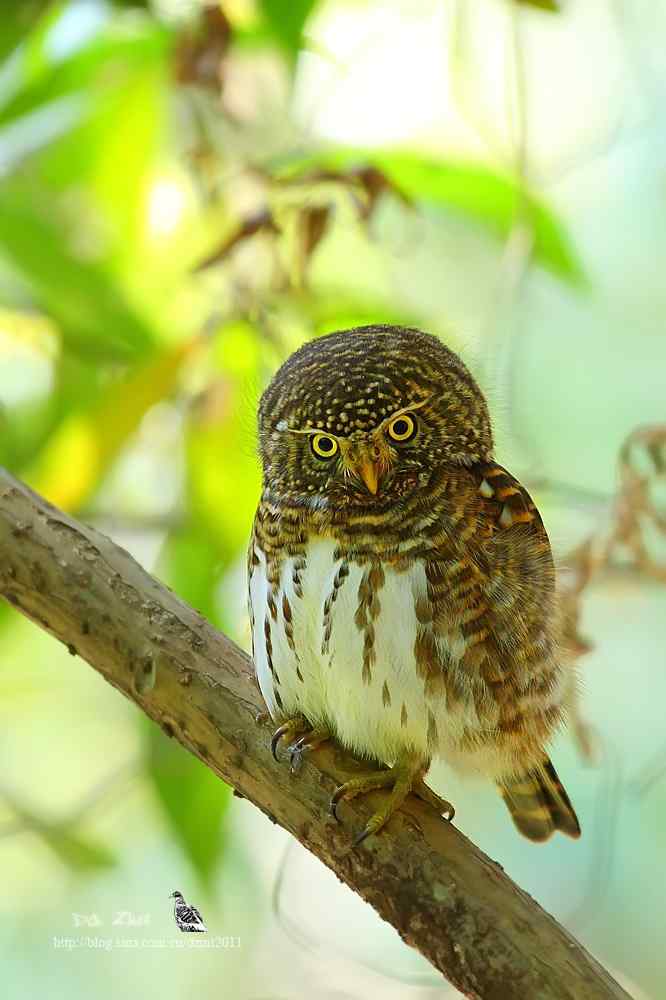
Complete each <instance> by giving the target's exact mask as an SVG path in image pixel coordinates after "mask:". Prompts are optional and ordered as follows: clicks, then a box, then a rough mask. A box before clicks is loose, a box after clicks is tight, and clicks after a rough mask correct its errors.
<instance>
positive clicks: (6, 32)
mask: <svg viewBox="0 0 666 1000" xmlns="http://www.w3.org/2000/svg"><path fill="white" fill-rule="evenodd" d="M43 12H44V0H21V2H20V3H10V4H5V5H4V9H3V11H2V18H0V59H4V57H5V56H7V55H8V54H9V53H10V52H12V51H13V50H14V49H15V48H16V47H17V46H18V45H19V43H20V42H21V40H22V39H23V38H24V37H25V36H26V35H28V34H29V33H30V31H31V29H32V27H33V25H34V24H35V22H37V21H39V20H40V18H41V16H42V15H43Z"/></svg>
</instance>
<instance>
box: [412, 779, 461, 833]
mask: <svg viewBox="0 0 666 1000" xmlns="http://www.w3.org/2000/svg"><path fill="white" fill-rule="evenodd" d="M412 792H413V793H414V795H416V797H417V798H418V799H421V801H422V802H427V803H428V805H430V806H432V807H433V809H435V810H436V812H438V813H439V815H440V816H441V817H442V819H444V820H446V822H447V823H451V822H452V821H453V818H454V816H455V814H456V810H455V808H454V806H452V805H451V803H450V802H449V801H448V800H447V799H443V798H441V797H440V796H439V795H438V794H437V793H436V792H433V790H432V788H429V787H428V785H426V783H425V782H424V781H423V780H420V781H415V782H414V785H413V787H412Z"/></svg>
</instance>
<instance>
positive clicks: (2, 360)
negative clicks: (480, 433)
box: [0, 0, 666, 1000]
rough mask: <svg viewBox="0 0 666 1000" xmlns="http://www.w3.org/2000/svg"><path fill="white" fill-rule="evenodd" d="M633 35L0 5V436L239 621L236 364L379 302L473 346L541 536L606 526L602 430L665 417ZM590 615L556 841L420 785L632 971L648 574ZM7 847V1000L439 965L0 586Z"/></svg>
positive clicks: (163, 0)
mask: <svg viewBox="0 0 666 1000" xmlns="http://www.w3.org/2000/svg"><path fill="white" fill-rule="evenodd" d="M560 6H561V7H562V8H563V9H562V10H559V9H557V8H559V7H560ZM665 53H666V10H664V9H662V7H661V5H654V4H652V3H649V2H647V0H628V2H627V3H625V4H623V5H620V4H616V3H614V2H612V0H608V3H605V2H604V0H598V2H597V3H594V4H589V3H585V2H584V0H570V2H568V3H565V2H564V0H562V4H561V5H560V4H556V3H554V2H553V3H550V2H546V0H541V2H536V0H535V2H528V0H523V2H521V3H519V2H516V0H474V2H472V0H391V2H389V0H386V2H380V0H320V2H316V0H255V2H252V0H228V2H222V3H220V4H210V5H207V6H205V7H204V6H203V5H202V4H200V3H196V2H189V3H188V2H185V0H155V2H154V3H150V2H147V3H139V2H136V3H133V2H131V0H125V2H120V0H118V2H116V3H110V2H104V0H72V2H56V3H47V2H38V0H24V2H22V3H11V4H6V5H3V10H2V16H1V18H0V463H1V464H4V465H6V466H8V467H9V468H10V469H11V470H12V471H14V472H15V473H16V474H17V475H19V476H21V477H22V478H24V479H25V480H27V481H28V482H29V483H30V484H31V485H32V486H33V487H34V488H36V489H38V490H39V491H41V492H42V493H44V494H45V495H46V496H47V497H48V498H49V499H50V500H51V501H52V502H53V503H55V504H58V505H59V506H61V507H64V508H65V509H67V510H69V511H71V512H73V513H74V514H75V515H76V516H78V517H80V518H82V519H84V520H86V521H88V522H90V523H92V524H94V525H95V526H96V527H98V528H100V530H102V531H105V532H107V533H108V534H110V535H111V536H112V537H113V538H114V539H116V540H117V541H118V542H119V543H120V544H122V545H123V546H125V547H126V548H128V549H129V550H130V551H131V552H132V553H133V554H134V555H135V556H136V558H137V559H139V560H140V561H141V562H142V563H143V565H145V566H146V567H147V568H148V569H150V570H151V571H152V572H154V573H155V574H156V575H157V576H159V577H160V578H161V579H163V580H165V581H166V582H167V583H168V584H169V585H170V586H171V587H173V588H174V589H175V590H176V591H177V593H179V594H180V595H181V596H182V597H183V598H184V599H185V600H187V601H189V602H191V603H192V604H193V605H194V606H195V607H197V608H198V609H199V610H200V611H202V612H203V613H204V614H205V615H206V616H207V617H208V618H209V619H210V620H211V621H212V622H214V623H215V624H216V625H218V626H220V627H221V628H223V629H224V630H225V631H227V632H228V633H229V634H230V635H232V636H233V637H234V638H235V639H236V641H237V642H239V643H240V644H241V645H244V646H245V647H247V640H248V630H247V621H246V617H245V610H244V609H245V583H244V556H245V553H244V549H245V544H246V538H247V535H248V531H249V526H250V524H251V520H252V516H253V512H254V506H255V503H256V499H257V496H258V489H259V469H258V464H257V460H256V456H255V442H254V419H255V408H256V402H257V399H258V396H259V393H260V392H261V389H262V387H263V386H264V385H265V383H266V381H267V379H268V378H269V377H270V375H271V373H272V372H273V371H274V370H275V368H276V367H277V365H278V364H279V363H280V362H281V361H282V360H283V359H284V358H285V357H286V356H287V355H288V354H289V353H290V352H291V351H292V350H293V349H294V348H296V347H297V346H298V345H299V344H301V343H302V342H303V341H304V340H306V339H308V338H311V337H316V336H318V335H320V334H322V333H324V332H327V331H330V330H334V329H339V328H343V327H346V326H351V325H358V324H361V323H369V322H376V321H384V322H395V323H404V324H411V325H417V326H421V327H423V328H424V329H427V330H430V331H431V332H434V333H436V334H438V335H440V336H441V337H442V338H443V340H444V341H445V342H446V343H447V344H449V345H450V346H452V347H453V348H454V349H455V350H457V351H459V352H460V353H461V354H462V355H463V356H464V358H465V360H466V361H467V363H468V364H469V365H470V366H471V367H472V369H473V370H474V372H475V374H476V375H477V377H478V378H479V380H480V382H481V384H482V385H483V387H484V390H485V391H486V393H487V394H488V396H489V399H490V403H491V409H492V411H493V414H494V419H495V424H496V429H497V439H498V457H499V459H500V460H501V461H502V462H503V463H504V464H506V465H508V466H509V467H510V468H511V469H512V471H513V472H514V473H515V474H517V475H518V476H520V477H521V478H522V479H523V480H524V481H526V482H527V483H528V485H530V487H531V489H532V492H533V493H534V495H535V497H536V499H537V502H538V503H539V505H540V507H541V508H542V510H543V513H544V517H545V520H546V523H547V526H548V529H549V532H550V534H551V538H552V541H553V545H554V548H555V550H556V553H557V554H558V555H560V556H561V555H562V554H563V553H564V552H566V551H567V550H568V549H569V548H570V547H571V546H572V545H574V544H575V543H577V542H578V541H580V540H581V539H583V538H585V537H587V536H588V535H589V534H590V533H591V532H599V531H603V530H604V528H605V527H606V526H607V525H608V524H609V523H610V520H611V518H612V497H613V493H614V489H615V484H616V468H617V465H616V459H617V453H618V449H619V447H620V444H621V442H622V441H623V439H624V438H625V437H626V435H627V434H628V433H629V432H630V431H631V430H632V429H633V428H634V427H636V426H637V425H640V424H644V423H655V422H658V421H663V420H664V419H666V418H665V414H666V338H665V337H664V316H665V315H666V283H665V282H664V267H663V261H664V259H666V158H665V156H664V149H665V148H666V127H665V124H664V119H663V115H662V114H661V109H662V107H663V100H664V96H665V94H666V55H665ZM663 499H664V497H663V492H662V495H661V500H662V501H663ZM651 544H654V546H655V548H658V546H659V545H660V544H661V542H660V539H659V538H657V537H655V538H653V539H652V540H651ZM662 554H663V550H662ZM583 631H584V632H585V634H586V635H587V636H588V637H589V638H590V639H591V640H592V641H593V642H594V643H595V649H594V651H593V653H592V654H591V655H589V656H588V657H586V658H585V659H584V660H583V662H582V669H581V711H582V712H583V715H584V717H585V718H586V719H587V720H589V722H590V724H591V725H593V727H594V731H595V745H596V748H597V758H598V759H597V764H596V766H595V767H591V766H590V765H589V764H586V763H584V762H583V761H582V759H581V756H580V754H579V753H578V751H577V749H576V747H575V746H574V744H573V742H572V740H571V738H570V737H569V736H567V735H564V736H562V738H561V739H560V741H559V743H558V746H557V748H556V751H555V755H554V756H555V760H556V762H557V764H558V770H560V771H561V772H562V774H563V776H564V777H565V779H566V784H567V788H568V789H569V791H570V793H571V796H572V798H573V799H574V801H575V803H576V806H577V808H578V811H579V814H580V816H581V821H582V824H583V828H584V838H583V840H582V841H581V842H580V843H579V844H574V843H568V842H567V843H565V842H563V838H558V839H556V840H554V841H553V842H551V843H549V844H548V845H546V846H537V847H535V846H534V845H530V844H527V843H525V842H524V841H521V840H519V838H518V837H517V836H516V834H515V832H514V830H513V828H512V827H511V825H510V824H509V823H508V822H507V819H506V816H505V814H504V811H503V807H502V805H501V803H500V802H499V800H498V799H497V797H496V796H495V794H494V792H493V791H492V790H491V789H488V788H486V787H485V786H481V785H479V786H475V785H472V786H471V787H469V786H468V785H465V786H460V787H458V785H457V784H456V782H455V780H454V779H453V778H452V777H451V776H450V775H447V774H444V773H442V774H441V775H440V774H439V773H437V774H435V775H434V780H435V781H436V782H440V783H441V787H442V789H444V790H445V793H446V795H447V797H448V798H450V799H451V800H452V801H454V802H455V804H456V807H457V817H456V823H457V824H458V825H459V826H460V827H461V829H463V830H464V831H465V832H466V833H467V834H468V835H469V836H471V837H473V839H475V840H476V842H477V843H479V844H480V846H482V847H483V848H484V849H485V850H487V851H488V852H489V853H490V854H491V855H492V856H493V857H495V858H497V859H498V860H499V861H500V862H501V863H502V864H503V865H504V866H505V868H506V869H507V871H508V872H509V873H510V874H511V875H512V876H513V877H515V878H516V879H517V880H518V881H519V882H520V884H521V885H523V886H524V887H526V888H528V889H529V891H531V892H532V893H533V894H534V895H535V896H536V897H537V898H538V899H539V901H540V902H541V903H542V904H543V905H544V906H546V908H548V909H550V910H551V911H552V912H554V913H556V914H557V915H558V917H560V919H562V920H564V921H565V922H566V923H567V924H568V926H570V927H571V929H572V930H573V931H574V933H576V934H577V935H578V936H579V937H580V938H581V939H582V940H583V941H584V942H585V943H586V944H587V945H588V947H589V948H591V949H592V950H593V951H594V952H595V954H596V955H597V956H598V957H599V958H600V959H601V960H602V961H603V962H605V963H606V964H607V965H608V966H609V967H610V968H611V969H612V970H613V971H614V972H615V973H616V974H617V975H618V976H619V977H622V980H623V982H624V983H625V984H626V985H627V988H628V989H629V990H630V992H631V993H632V995H634V996H636V997H639V996H644V997H651V998H653V1000H659V998H661V997H666V955H665V954H664V950H663V934H664V926H665V923H666V904H665V903H664V899H665V898H666V873H665V869H664V864H663V857H664V849H665V847H666V734H665V727H664V711H663V706H664V704H665V703H666V701H665V700H666V652H665V650H666V588H664V587H663V585H660V584H658V583H657V582H654V581H652V580H649V579H646V578H643V577H642V576H641V574H640V573H638V572H635V571H633V572H628V571H625V572H622V571H620V570H617V571H614V572H612V573H607V574H605V575H604V576H603V577H602V578H601V579H599V580H598V581H597V582H596V583H595V585H594V587H593V588H592V589H591V590H590V592H589V593H588V594H587V595H586V598H585V604H584V616H583ZM285 852H286V853H285ZM0 872H1V874H2V892H1V893H0V918H1V919H0V968H1V969H2V980H3V985H4V986H6V991H5V992H4V995H6V996H8V997H11V998H14V997H21V998H23V997H29V996H37V995H40V996H48V997H60V996H63V997H64V996H67V997H68V998H69V1000H76V998H78V997H81V998H83V997H87V996H90V995H93V996H95V997H97V998H101V1000H106V998H111V997H116V996H118V995H119V993H120V991H121V990H122V991H123V993H124V994H129V995H142V994H143V993H144V992H146V991H148V990H150V991H151V992H152V991H154V992H156V993H157V992H159V994H160V995H161V996H163V997H167V998H171V997H174V998H176V997H182V996H184V995H185V994H186V991H187V994H188V995H189V994H190V992H196V994H197V996H199V997H201V998H202V1000H203V998H207V997H220V996H223V997H227V996H228V997H234V998H236V997H238V998H248V1000H268V998H273V1000H287V998H300V997H302V996H304V995H305V994H306V993H307V995H308V996H309V997H316V998H320V1000H326V998H330V1000H332V998H338V1000H343V998H347V1000H349V998H357V997H366V996H374V995H375V994H377V993H381V995H382V996H385V997H389V998H390V997H409V998H412V1000H419V998H426V997H432V998H435V997H444V996H452V995H454V994H453V991H450V990H448V989H447V988H446V987H445V986H442V984H441V981H439V980H438V979H437V977H436V976H435V975H434V974H432V973H431V972H430V971H429V970H428V967H427V966H426V965H425V963H420V962H419V961H418V959H417V957H416V956H415V955H413V954H412V953H411V952H409V951H408V950H407V949H406V948H405V947H404V946H403V945H402V944H401V943H400V942H399V941H398V939H397V937H396V936H395V935H394V934H393V932H392V931H391V930H390V929H389V928H387V927H386V926H383V925H380V924H379V922H378V921H377V920H375V918H374V916H373V914H372V913H371V911H369V910H368V909H367V908H366V907H365V905H364V904H362V903H361V902H360V901H358V900H356V899H355V898H354V897H352V896H351V894H350V893H348V892H347V890H345V889H344V888H343V887H341V886H339V885H338V884H337V883H336V882H335V880H334V879H332V878H329V876H328V874H327V873H326V872H324V871H320V866H319V865H317V864H316V863H315V862H312V861H311V860H310V859H309V858H308V857H306V856H305V855H304V854H303V853H302V852H301V851H300V850H299V849H297V848H296V847H289V846H288V838H287V836H286V834H284V833H283V832H282V831H280V830H278V829H276V828H274V827H273V826H272V825H270V824H268V823H266V821H265V819H264V817H263V816H261V815H259V814H258V813H257V814H255V811H254V810H253V809H252V807H251V806H249V805H248V804H247V803H245V802H239V801H238V800H235V799H233V798H232V796H231V794H230V792H229V790H228V789H227V788H225V787H224V786H223V785H222V784H221V783H220V782H218V781H217V780H216V779H215V778H214V777H213V776H212V775H211V774H210V773H208V772H207V771H206V770H205V769H204V768H203V767H202V766H201V765H200V764H199V763H198V762H197V761H195V760H194V759H193V758H191V757H190V756H188V755H187V754H186V753H184V752H182V751H181V750H180V749H179V748H178V747H177V746H174V745H173V744H172V743H170V742H169V741H168V740H167V739H166V738H165V737H164V736H163V735H162V733H161V732H160V731H158V730H157V729H156V727H154V726H152V725H150V724H149V723H148V722H147V721H146V720H145V719H143V718H142V717H141V716H140V713H139V712H138V710H136V709H135V708H134V706H133V705H131V704H129V703H127V702H125V701H124V700H123V699H122V698H120V697H119V696H118V694H117V692H115V691H114V690H112V689H111V688H110V687H108V686H106V685H105V684H104V682H103V681H102V680H101V679H100V678H98V676H97V675H96V674H95V673H94V672H93V671H92V670H91V669H89V668H88V667H87V666H86V665H85V664H83V663H82V662H81V661H79V660H76V659H72V658H71V657H69V655H68V654H67V651H66V650H64V649H63V648H62V647H60V646H59V645H58V644H57V643H56V642H55V641H53V640H51V639H50V638H49V637H48V636H47V635H45V634H43V633H41V632H39V631H38V630H37V629H36V628H35V627H34V626H32V625H31V624H30V623H29V622H27V621H24V620H22V619H20V618H19V617H18V616H17V615H16V614H15V613H14V612H13V611H11V610H10V609H9V608H8V607H5V606H4V605H3V606H2V607H0ZM174 889H180V890H181V891H182V892H183V893H184V895H185V896H186V898H187V899H188V900H190V901H191V902H193V903H195V904H196V905H198V906H199V909H200V910H201V911H202V913H203V915H204V918H205V920H206V922H207V924H208V927H209V931H210V936H211V938H212V937H213V936H219V937H220V938H221V939H222V940H224V939H225V938H229V939H230V941H227V944H228V945H229V946H228V947H222V946H220V947H210V948H207V949H205V950H204V949H203V948H197V949H196V950H195V949H184V948H181V949H176V948H175V947H166V948H163V949H158V948H154V947H151V946H150V945H147V944H145V939H148V938H150V939H168V940H177V939H176V937H175V935H176V933H177V931H176V929H175V926H174V924H173V922H172V916H171V901H170V900H169V899H168V895H169V893H170V892H172V891H173V890H174ZM119 913H125V914H128V913H129V914H131V918H129V917H127V916H125V917H123V918H121V921H124V923H123V922H121V923H115V922H114V921H115V920H117V919H118V918H117V915H118V914H119ZM129 919H131V920H133V921H134V925H133V926H131V925H129V926H128V924H127V921H128V920H129ZM81 935H86V936H88V937H91V938H94V937H97V938H98V939H99V940H98V941H97V943H95V942H93V943H92V944H90V943H89V944H84V945H82V946H81V947H77V948H75V949H68V948H67V947H65V946H63V944H62V939H63V938H72V939H73V938H77V939H78V938H80V937H81ZM119 938H129V939H132V940H136V941H137V942H138V943H136V944H132V943H131V941H130V943H129V944H126V945H125V946H123V945H122V944H120V943H119V941H118V939H119ZM238 939H240V941H239V945H238V946H237V947H231V946H230V944H233V943H234V941H238ZM106 940H110V941H111V944H108V945H107V944H105V941H106ZM58 942H60V943H58ZM142 942H144V943H143V944H142ZM304 982H307V989H305V987H304V986H303V983H304Z"/></svg>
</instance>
